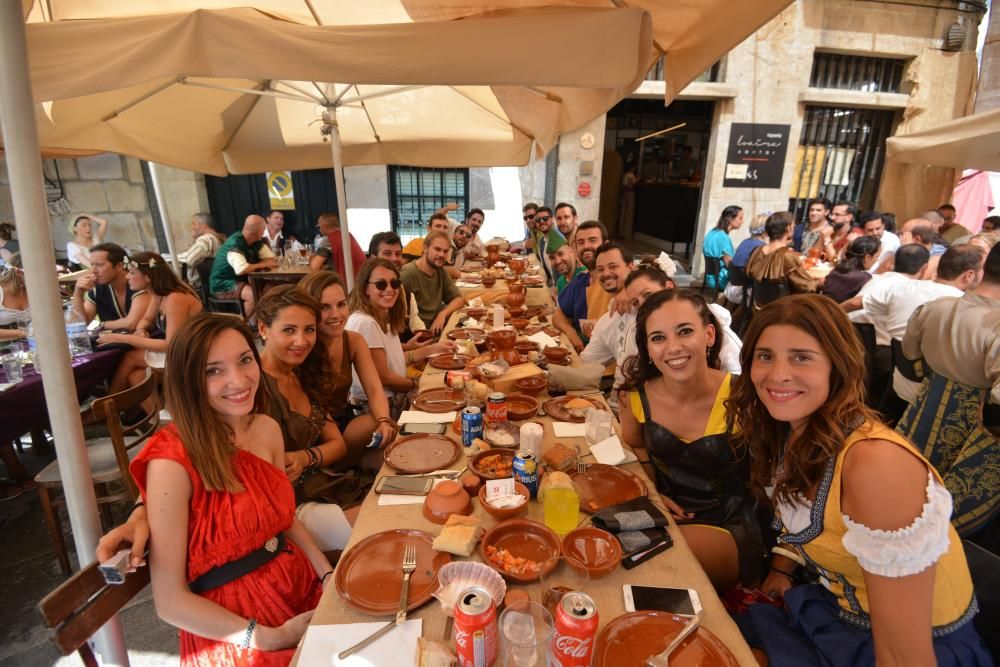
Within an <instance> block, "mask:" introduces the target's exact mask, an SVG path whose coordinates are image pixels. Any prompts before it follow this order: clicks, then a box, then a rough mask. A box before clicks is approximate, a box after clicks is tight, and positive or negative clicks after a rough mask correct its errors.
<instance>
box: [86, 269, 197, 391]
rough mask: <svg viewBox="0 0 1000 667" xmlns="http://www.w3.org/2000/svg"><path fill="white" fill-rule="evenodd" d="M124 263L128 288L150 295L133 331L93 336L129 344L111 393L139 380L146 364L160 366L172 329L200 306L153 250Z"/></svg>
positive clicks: (183, 283)
mask: <svg viewBox="0 0 1000 667" xmlns="http://www.w3.org/2000/svg"><path fill="white" fill-rule="evenodd" d="M125 266H126V267H128V286H129V288H130V289H131V290H132V291H133V292H136V293H138V292H142V291H148V292H151V293H152V298H151V299H150V300H149V305H148V306H147V307H146V314H145V315H144V316H143V317H142V319H141V320H139V324H138V325H137V326H136V330H135V333H131V334H121V333H112V332H104V333H102V334H101V335H100V336H99V337H98V339H97V342H98V344H101V345H108V344H112V343H124V344H126V345H131V346H132V348H133V349H131V350H129V351H128V352H126V353H125V355H124V356H122V358H121V361H119V362H118V368H116V369H115V374H114V376H113V377H112V378H111V384H110V386H109V388H108V390H109V391H110V392H111V393H117V392H119V391H123V390H125V389H128V388H129V387H134V386H135V385H137V384H139V383H140V382H142V381H143V379H144V378H145V377H146V369H147V368H150V367H152V368H163V365H164V362H165V358H164V357H165V355H166V352H167V347H168V346H169V345H170V341H171V340H172V339H173V335H174V332H176V331H177V330H178V329H179V328H180V327H181V325H182V324H184V323H185V322H186V321H187V320H188V319H189V318H191V317H193V316H195V315H197V314H198V313H200V312H201V309H202V305H201V300H200V299H199V298H198V297H197V296H196V295H195V293H194V290H192V289H191V288H190V287H188V286H187V284H186V283H185V282H184V281H183V280H181V279H180V278H178V277H177V274H175V273H174V271H173V269H171V268H170V265H169V264H167V261H166V260H165V259H163V258H162V257H161V256H159V255H157V254H156V253H155V252H137V253H134V254H132V255H131V256H130V257H127V258H126V260H125ZM150 334H152V335H150ZM147 407H150V406H147Z"/></svg>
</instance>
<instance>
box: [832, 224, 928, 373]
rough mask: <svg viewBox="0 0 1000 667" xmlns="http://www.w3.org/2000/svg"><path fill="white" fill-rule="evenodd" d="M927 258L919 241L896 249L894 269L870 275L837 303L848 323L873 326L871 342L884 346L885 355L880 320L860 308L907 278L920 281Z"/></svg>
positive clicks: (886, 343)
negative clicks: (867, 279)
mask: <svg viewBox="0 0 1000 667" xmlns="http://www.w3.org/2000/svg"><path fill="white" fill-rule="evenodd" d="M929 260H930V253H929V252H927V248H924V247H923V246H922V245H920V244H919V243H908V244H907V245H904V246H902V247H901V248H900V249H899V250H897V251H896V254H895V256H894V258H893V266H894V267H895V271H888V272H886V273H880V274H877V275H874V276H872V279H871V280H869V281H868V282H867V283H865V285H864V287H862V288H861V290H860V291H859V292H858V293H857V295H856V296H853V297H851V298H850V299H848V300H847V301H844V302H843V303H841V304H840V307H841V308H842V309H843V310H844V312H846V313H847V314H848V317H849V318H850V320H851V321H852V322H855V323H857V324H871V325H874V326H875V344H876V345H878V346H880V347H884V348H885V353H886V354H888V348H889V340H890V338H891V336H890V335H889V331H888V328H887V326H886V322H885V320H884V319H882V318H879V319H878V321H876V320H875V318H873V317H872V314H871V313H870V312H869V311H868V310H867V309H866V308H865V307H864V306H865V302H866V301H872V300H874V301H876V302H884V301H885V300H886V299H887V298H888V296H887V295H888V294H889V292H891V291H892V290H893V289H894V288H895V287H896V286H897V285H899V284H900V283H905V282H907V281H909V280H921V279H923V277H924V275H925V274H926V272H927V262H928V261H929Z"/></svg>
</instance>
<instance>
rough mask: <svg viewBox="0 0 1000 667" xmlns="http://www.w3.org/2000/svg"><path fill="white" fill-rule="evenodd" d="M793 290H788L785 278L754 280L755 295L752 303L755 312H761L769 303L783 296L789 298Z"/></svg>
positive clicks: (752, 297)
mask: <svg viewBox="0 0 1000 667" xmlns="http://www.w3.org/2000/svg"><path fill="white" fill-rule="evenodd" d="M790 292H791V290H789V289H788V281H787V280H785V279H784V278H782V279H780V280H767V279H764V280H757V279H756V278H755V279H754V280H753V294H752V296H751V303H752V304H753V309H754V310H760V309H761V308H763V307H764V306H766V305H767V304H769V303H773V302H774V301H777V300H778V299H780V298H781V297H783V296H788V295H789V293H790Z"/></svg>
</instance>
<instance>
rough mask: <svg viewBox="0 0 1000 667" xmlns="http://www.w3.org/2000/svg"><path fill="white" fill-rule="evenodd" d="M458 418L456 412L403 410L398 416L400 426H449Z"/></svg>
mask: <svg viewBox="0 0 1000 667" xmlns="http://www.w3.org/2000/svg"><path fill="white" fill-rule="evenodd" d="M457 416H458V413H457V412H442V413H440V414H435V413H433V412H423V411H421V410H403V414H401V415H400V416H399V423H400V424H450V423H452V422H453V421H455V417H457Z"/></svg>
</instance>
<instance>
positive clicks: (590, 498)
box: [570, 463, 649, 514]
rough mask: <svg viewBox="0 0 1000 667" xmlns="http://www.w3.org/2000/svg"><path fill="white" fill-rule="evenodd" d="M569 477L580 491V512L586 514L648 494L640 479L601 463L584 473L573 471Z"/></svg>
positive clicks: (588, 468)
mask: <svg viewBox="0 0 1000 667" xmlns="http://www.w3.org/2000/svg"><path fill="white" fill-rule="evenodd" d="M570 476H571V477H572V478H573V482H574V483H576V486H577V488H578V489H579V490H580V510H581V511H583V512H586V513H587V514H593V513H594V512H599V511H601V510H602V509H604V508H605V507H611V506H612V505H617V504H618V503H623V502H625V501H627V500H632V499H633V498H638V497H640V496H645V495H648V494H649V491H648V490H647V489H646V484H645V483H644V482H643V481H642V480H641V479H639V478H638V477H636V476H635V475H633V474H632V473H630V472H628V471H627V470H622V469H621V468H618V467H616V466H609V465H604V464H603V463H593V464H591V465H590V466H588V467H587V472H585V473H578V472H576V471H575V470H573V471H571V472H570Z"/></svg>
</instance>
